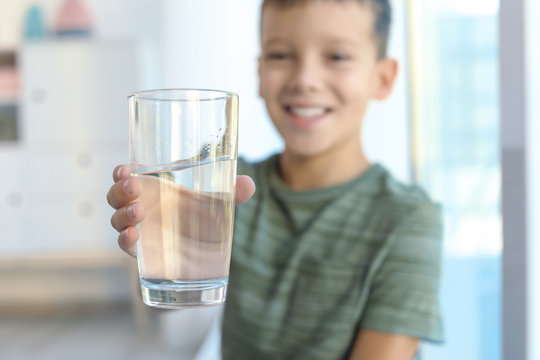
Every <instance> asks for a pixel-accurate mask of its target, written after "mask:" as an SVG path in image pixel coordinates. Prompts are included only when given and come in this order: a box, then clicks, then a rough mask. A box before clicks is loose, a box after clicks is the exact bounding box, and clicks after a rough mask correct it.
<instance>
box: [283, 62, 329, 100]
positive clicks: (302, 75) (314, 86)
mask: <svg viewBox="0 0 540 360" xmlns="http://www.w3.org/2000/svg"><path fill="white" fill-rule="evenodd" d="M288 85H289V90H290V91H292V92H295V93H306V92H307V93H309V92H317V91H318V90H320V88H321V86H322V69H321V68H320V66H319V64H317V62H316V61H313V60H308V59H305V60H302V61H298V62H297V64H296V66H294V68H293V71H292V74H291V77H290V81H289V84H288Z"/></svg>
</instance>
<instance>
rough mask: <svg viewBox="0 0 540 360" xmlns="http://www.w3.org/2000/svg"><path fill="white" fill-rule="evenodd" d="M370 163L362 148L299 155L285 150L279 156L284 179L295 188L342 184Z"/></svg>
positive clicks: (316, 187) (280, 170)
mask: <svg viewBox="0 0 540 360" xmlns="http://www.w3.org/2000/svg"><path fill="white" fill-rule="evenodd" d="M369 166H370V163H369V161H368V159H367V158H366V156H365V153H364V151H363V150H362V148H361V147H358V148H356V149H354V151H339V153H324V154H320V155H314V156H298V155H295V154H292V153H290V152H287V151H284V152H283V154H281V156H280V157H279V172H280V177H281V179H282V180H283V181H284V182H285V183H286V184H287V185H288V186H289V187H290V188H291V189H294V190H315V189H322V188H327V187H331V186H336V185H339V184H343V183H345V182H347V181H350V180H353V179H354V178H356V177H357V176H359V175H360V174H361V173H363V172H364V171H365V170H366V169H367V168H368V167H369Z"/></svg>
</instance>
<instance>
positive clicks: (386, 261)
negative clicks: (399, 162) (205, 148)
mask: <svg viewBox="0 0 540 360" xmlns="http://www.w3.org/2000/svg"><path fill="white" fill-rule="evenodd" d="M277 168H278V157H277V156H274V157H271V158H270V159H268V160H266V161H263V162H260V163H257V164H248V163H245V162H243V161H239V164H238V173H239V174H246V175H250V176H251V177H252V178H253V179H254V180H255V183H256V184H257V191H256V193H255V195H254V196H253V198H252V199H250V200H249V201H248V202H247V203H246V204H244V205H241V206H238V207H237V209H236V220H235V230H234V240H233V252H232V259H231V271H230V278H229V288H228V294H227V302H226V306H225V315H224V323H223V341H222V353H223V358H224V359H237V360H238V359H257V360H261V359H325V360H328V359H341V358H346V357H347V355H349V354H350V351H351V345H352V343H353V341H354V339H355V335H356V333H357V332H358V330H359V329H372V330H378V331H383V332H388V333H396V334H404V335H411V336H415V337H419V338H423V339H428V340H433V341H440V340H442V326H441V317H440V309H439V299H438V284H439V275H440V265H441V245H442V241H441V238H442V224H441V211H440V207H439V206H438V205H436V204H434V203H433V202H431V201H430V200H429V199H428V197H427V196H426V195H425V193H424V192H423V191H422V190H420V189H419V188H417V187H414V186H405V185H403V184H401V183H399V182H397V181H396V180H394V179H393V178H392V176H391V175H390V174H389V173H388V172H387V171H386V170H385V169H384V168H383V167H382V166H380V165H371V166H370V167H369V168H368V169H367V170H366V171H364V172H363V173H362V174H361V175H360V176H359V177H357V178H356V179H354V180H352V181H350V182H348V183H345V184H342V185H338V186H334V187H330V188H325V189H318V190H313V191H294V190H292V189H290V188H288V187H287V186H286V185H285V184H284V183H283V182H282V181H281V179H280V178H279V176H278V172H277Z"/></svg>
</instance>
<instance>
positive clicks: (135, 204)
mask: <svg viewBox="0 0 540 360" xmlns="http://www.w3.org/2000/svg"><path fill="white" fill-rule="evenodd" d="M113 179H114V182H115V183H114V184H113V185H112V186H111V188H110V190H109V192H108V193H107V201H108V202H109V204H110V205H111V206H112V207H113V208H114V209H116V212H115V213H114V214H113V215H112V217H111V224H112V226H113V227H114V228H115V229H116V230H117V231H118V232H119V233H120V234H119V235H118V244H119V245H120V248H121V249H122V250H124V251H125V252H126V253H128V254H129V255H131V256H133V257H137V249H136V246H135V244H136V242H137V239H138V238H139V231H138V230H137V228H136V227H135V226H136V225H137V224H139V223H140V222H141V221H142V220H143V219H144V217H145V214H146V209H145V208H144V206H143V204H142V202H141V201H137V200H139V197H140V196H141V191H142V185H141V182H140V180H139V179H137V177H132V176H130V170H129V167H128V166H127V165H119V166H117V167H116V168H115V169H114V172H113ZM254 192H255V184H254V182H253V180H251V178H250V177H249V176H245V175H244V176H238V177H237V178H236V204H237V205H239V204H242V203H245V202H246V201H248V200H249V199H250V198H251V196H252V195H253V193H254Z"/></svg>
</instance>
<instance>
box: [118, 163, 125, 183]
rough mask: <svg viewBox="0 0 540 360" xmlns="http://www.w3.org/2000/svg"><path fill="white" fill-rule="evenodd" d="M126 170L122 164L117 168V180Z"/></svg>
mask: <svg viewBox="0 0 540 360" xmlns="http://www.w3.org/2000/svg"><path fill="white" fill-rule="evenodd" d="M123 172H124V167H122V166H120V167H119V168H118V169H117V170H116V179H117V180H120V179H121V178H122V173H123Z"/></svg>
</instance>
